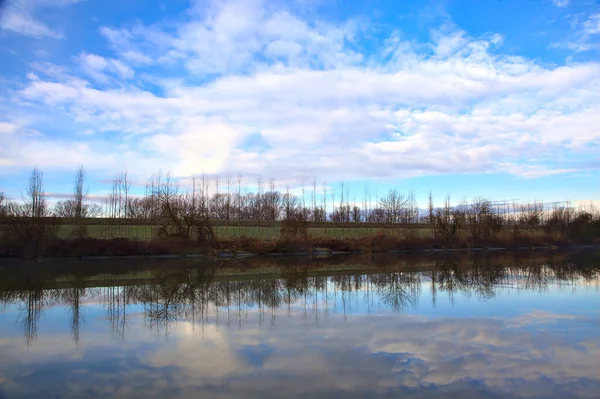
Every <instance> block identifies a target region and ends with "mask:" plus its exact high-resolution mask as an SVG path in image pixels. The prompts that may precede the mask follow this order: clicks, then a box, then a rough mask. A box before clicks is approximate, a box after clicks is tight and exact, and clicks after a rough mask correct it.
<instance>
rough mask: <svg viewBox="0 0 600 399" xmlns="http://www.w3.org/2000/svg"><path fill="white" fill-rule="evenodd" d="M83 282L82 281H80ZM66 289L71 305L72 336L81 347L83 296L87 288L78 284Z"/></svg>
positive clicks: (76, 344)
mask: <svg viewBox="0 0 600 399" xmlns="http://www.w3.org/2000/svg"><path fill="white" fill-rule="evenodd" d="M79 284H81V282H79ZM79 284H76V285H75V286H74V287H72V288H69V289H67V290H65V294H66V298H65V299H66V300H67V303H68V305H69V313H70V316H71V336H72V338H73V342H74V343H75V346H76V347H77V348H79V337H80V326H81V324H82V323H83V321H84V320H83V311H82V308H81V297H82V296H83V295H85V289H84V288H83V287H81V285H80V286H77V285H79Z"/></svg>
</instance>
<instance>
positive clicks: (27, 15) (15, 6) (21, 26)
mask: <svg viewBox="0 0 600 399" xmlns="http://www.w3.org/2000/svg"><path fill="white" fill-rule="evenodd" d="M79 1H80V0H7V1H6V5H5V8H4V10H2V9H0V30H4V31H9V32H13V33H17V34H20V35H24V36H30V37H34V38H38V39H39V38H45V37H47V38H54V39H63V38H64V36H63V34H62V33H61V32H60V31H59V30H57V29H54V28H51V27H50V26H48V25H47V24H46V23H44V22H43V21H42V20H41V18H40V17H39V14H41V12H40V11H39V10H40V9H43V8H48V7H65V6H68V5H71V4H74V3H77V2H79Z"/></svg>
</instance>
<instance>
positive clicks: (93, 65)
mask: <svg viewBox="0 0 600 399" xmlns="http://www.w3.org/2000/svg"><path fill="white" fill-rule="evenodd" d="M79 58H80V63H81V70H82V71H83V72H84V73H85V74H87V75H89V76H90V77H91V78H92V79H94V80H95V81H98V82H102V83H107V82H109V80H110V79H109V77H108V76H107V75H106V73H111V74H114V75H116V77H117V78H120V79H130V78H132V77H133V76H134V75H135V72H134V71H133V69H132V68H131V67H129V66H128V65H126V64H124V63H123V62H121V61H119V60H116V59H112V58H104V57H101V56H99V55H96V54H88V53H83V54H80V56H79Z"/></svg>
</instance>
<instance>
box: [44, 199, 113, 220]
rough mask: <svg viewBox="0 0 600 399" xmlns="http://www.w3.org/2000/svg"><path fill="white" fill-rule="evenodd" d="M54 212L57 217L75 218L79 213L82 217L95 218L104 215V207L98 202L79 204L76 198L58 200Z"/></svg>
mask: <svg viewBox="0 0 600 399" xmlns="http://www.w3.org/2000/svg"><path fill="white" fill-rule="evenodd" d="M53 214H54V215H55V216H57V217H63V218H74V219H76V218H77V217H78V215H79V217H80V218H95V217H99V216H101V215H102V207H101V206H100V205H98V204H94V203H92V204H83V206H81V207H80V206H79V204H78V203H77V201H76V200H72V199H70V200H63V201H58V202H57V203H56V205H54V209H53Z"/></svg>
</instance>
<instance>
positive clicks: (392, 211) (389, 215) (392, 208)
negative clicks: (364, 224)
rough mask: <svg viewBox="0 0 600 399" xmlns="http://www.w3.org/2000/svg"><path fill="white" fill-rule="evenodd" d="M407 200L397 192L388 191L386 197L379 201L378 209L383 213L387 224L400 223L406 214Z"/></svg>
mask: <svg viewBox="0 0 600 399" xmlns="http://www.w3.org/2000/svg"><path fill="white" fill-rule="evenodd" d="M408 205H409V200H408V198H407V197H406V196H405V195H404V194H401V193H400V192H398V190H390V191H389V193H388V195H387V197H384V198H382V199H381V200H379V207H380V208H381V209H383V211H384V212H385V218H386V222H387V223H400V222H402V221H403V219H405V216H406V214H407V213H408Z"/></svg>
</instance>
